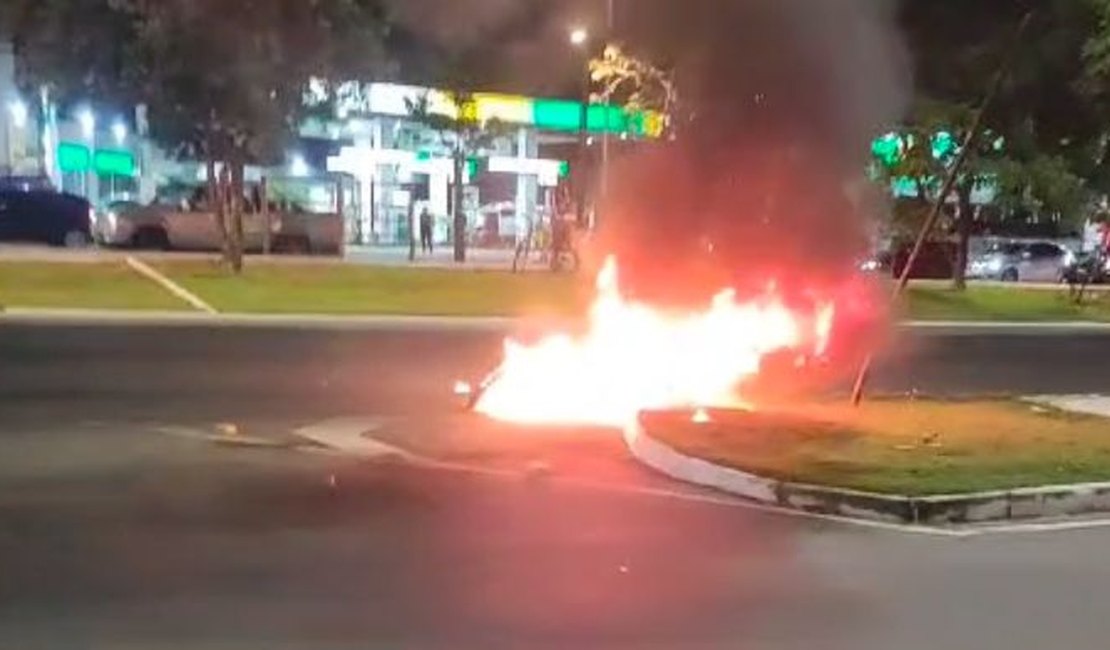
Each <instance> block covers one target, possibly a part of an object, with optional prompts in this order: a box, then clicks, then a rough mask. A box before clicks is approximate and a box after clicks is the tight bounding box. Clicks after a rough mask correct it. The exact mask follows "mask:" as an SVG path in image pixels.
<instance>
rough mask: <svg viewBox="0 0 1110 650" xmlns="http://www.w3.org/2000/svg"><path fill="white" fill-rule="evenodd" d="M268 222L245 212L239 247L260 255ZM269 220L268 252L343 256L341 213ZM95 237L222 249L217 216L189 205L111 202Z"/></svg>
mask: <svg viewBox="0 0 1110 650" xmlns="http://www.w3.org/2000/svg"><path fill="white" fill-rule="evenodd" d="M266 221H267V219H266V217H264V216H263V215H262V214H261V213H259V212H258V211H255V210H250V209H249V208H248V209H247V210H245V211H244V214H243V245H244V249H245V250H246V251H247V252H250V253H257V252H261V251H263V249H264V247H265V242H266V228H267V224H266ZM268 221H269V230H270V250H271V251H273V252H275V253H300V254H325V255H339V254H342V251H343V242H344V241H345V238H344V224H343V217H342V216H341V215H339V214H334V213H332V214H316V213H309V212H306V211H303V210H298V209H296V208H295V207H293V208H290V207H285V208H282V207H280V206H275V207H274V208H273V209H272V211H271V213H270V215H269V218H268ZM95 237H96V239H97V241H99V242H100V243H101V244H103V245H106V246H121V247H132V248H143V249H154V250H184V251H218V250H220V248H221V247H222V236H221V234H220V226H219V223H218V222H217V220H216V214H215V212H213V211H211V210H208V209H205V208H203V207H197V208H193V207H191V206H190V205H188V204H186V205H180V204H179V205H172V204H167V203H160V202H155V203H152V204H151V205H146V206H143V205H139V204H136V203H128V202H117V203H112V204H110V205H108V206H106V207H105V208H103V209H101V210H99V211H97V218H96V228H95Z"/></svg>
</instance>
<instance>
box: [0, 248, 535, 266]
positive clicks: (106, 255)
mask: <svg viewBox="0 0 1110 650" xmlns="http://www.w3.org/2000/svg"><path fill="white" fill-rule="evenodd" d="M128 256H135V257H139V258H141V259H144V260H147V261H153V262H158V261H190V260H192V261H203V260H210V259H215V258H216V257H218V256H219V253H215V252H194V251H150V250H131V249H122V248H101V247H90V248H86V249H81V250H71V249H65V248H50V247H48V246H23V245H9V244H2V245H0V262H50V263H59V264H66V263H68V264H98V263H104V262H123V261H124V260H125V259H126V258H127V257H128ZM466 258H467V261H466V262H465V263H463V264H457V263H456V262H455V260H454V258H453V251H452V249H451V248H450V247H441V248H437V249H436V251H435V253H433V254H425V253H421V252H419V251H417V254H416V260H415V261H414V262H410V261H409V249H408V247H407V246H348V247H347V253H346V255H345V256H344V257H333V256H325V255H252V254H248V255H247V256H246V264H247V265H251V264H341V263H349V264H361V265H367V266H387V267H415V268H432V269H472V270H483V271H511V270H512V268H513V249H511V248H471V249H467V251H466ZM545 268H546V267H544V266H542V265H538V264H532V265H530V266H529V270H537V269H539V270H543V269H545Z"/></svg>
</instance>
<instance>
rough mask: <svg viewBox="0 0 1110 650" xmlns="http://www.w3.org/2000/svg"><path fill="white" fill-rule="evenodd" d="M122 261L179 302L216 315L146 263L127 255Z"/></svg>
mask: <svg viewBox="0 0 1110 650" xmlns="http://www.w3.org/2000/svg"><path fill="white" fill-rule="evenodd" d="M124 261H126V262H127V266H129V267H131V269H132V270H133V271H135V272H136V273H138V274H139V275H142V276H144V277H146V278H147V279H148V280H152V281H154V282H155V283H156V284H158V285H159V286H161V287H162V288H163V289H165V290H166V291H169V292H170V293H172V294H173V295H175V296H177V297H178V298H180V299H181V300H184V301H185V302H187V303H189V304H190V305H192V307H193V308H194V309H196V310H198V311H202V312H205V313H208V314H216V313H218V312H217V311H216V310H215V309H214V308H213V307H212V306H211V305H209V304H208V303H206V302H204V301H203V300H201V299H200V298H199V297H198V296H197V295H196V294H194V293H191V292H190V291H189V290H188V289H186V288H185V287H183V286H181V285H180V284H178V283H176V282H174V281H173V280H171V279H169V278H168V277H166V276H165V274H163V273H159V272H158V271H157V270H155V269H154V268H153V267H151V266H150V265H149V264H147V263H146V262H143V261H142V260H139V259H138V258H136V257H135V256H133V255H128V256H127V257H125V258H124Z"/></svg>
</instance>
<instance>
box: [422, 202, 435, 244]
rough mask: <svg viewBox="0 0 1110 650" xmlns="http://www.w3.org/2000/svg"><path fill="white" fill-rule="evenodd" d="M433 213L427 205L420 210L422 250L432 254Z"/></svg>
mask: <svg viewBox="0 0 1110 650" xmlns="http://www.w3.org/2000/svg"><path fill="white" fill-rule="evenodd" d="M433 225H434V223H433V220H432V213H431V212H429V211H428V208H427V206H425V207H424V209H423V210H421V212H420V250H421V251H422V252H424V253H428V254H431V253H433V252H434V250H433V243H432V226H433Z"/></svg>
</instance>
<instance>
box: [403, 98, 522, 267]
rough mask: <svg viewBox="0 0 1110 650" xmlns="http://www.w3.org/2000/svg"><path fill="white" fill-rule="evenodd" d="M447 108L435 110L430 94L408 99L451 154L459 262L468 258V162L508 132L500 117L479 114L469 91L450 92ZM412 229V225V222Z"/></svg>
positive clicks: (410, 108) (415, 114) (453, 229)
mask: <svg viewBox="0 0 1110 650" xmlns="http://www.w3.org/2000/svg"><path fill="white" fill-rule="evenodd" d="M446 94H447V97H448V105H449V107H448V108H447V110H435V109H434V107H433V106H432V105H431V101H430V96H429V94H428V93H425V94H423V95H420V96H418V97H413V98H409V99H406V100H405V103H406V104H407V107H408V111H409V114H410V115H411V116H412V117H413V119H415V120H416V121H417V122H419V123H421V124H423V125H424V126H426V127H428V128H429V129H431V130H432V131H434V132H435V133H436V134H437V136H438V138H439V144H440V145H441V146H442V147H444V148H445V149H446V150H447V152H448V154H449V155H450V157H451V166H452V173H453V175H454V183H453V184H452V194H451V215H452V218H451V222H452V226H451V232H452V239H453V244H454V256H455V261H456V262H460V263H461V262H465V261H466V227H467V219H466V210H465V209H464V206H463V187H464V182H463V178H464V177H465V175H466V173H465V170H466V164H467V161H468V160H469V159H470V158H471V157H474V156H479V155H482V154H484V153H486V152H487V150H488V149H489V148H490V147H491V146H492V145H493V143H494V141H495V140H496V139H497V138H498V137H500V136H502V135H503V134H504V133H505V132H506V130H507V129H506V127H505V125H504V124H502V123H501V122H500V121H499V120H496V119H492V120H485V121H483V120H482V119H481V118H480V116H479V115H478V110H477V103H476V102H475V101H474V94H473V93H472V92H470V91H469V90H464V89H458V88H456V89H453V90H448V91H446ZM410 228H411V225H410Z"/></svg>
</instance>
